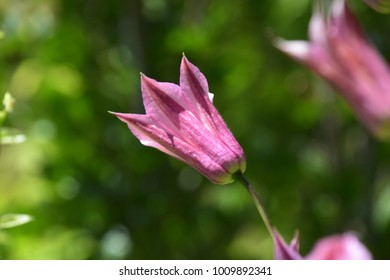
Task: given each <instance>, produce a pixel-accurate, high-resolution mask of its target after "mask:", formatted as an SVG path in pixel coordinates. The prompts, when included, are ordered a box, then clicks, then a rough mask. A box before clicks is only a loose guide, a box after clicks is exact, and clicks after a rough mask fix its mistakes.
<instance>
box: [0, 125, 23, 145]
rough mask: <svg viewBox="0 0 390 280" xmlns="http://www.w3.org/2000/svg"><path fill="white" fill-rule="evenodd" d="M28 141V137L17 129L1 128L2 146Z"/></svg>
mask: <svg viewBox="0 0 390 280" xmlns="http://www.w3.org/2000/svg"><path fill="white" fill-rule="evenodd" d="M25 140H26V135H24V134H23V133H22V132H20V130H18V129H15V128H8V127H3V128H0V144H2V145H6V144H20V143H23V142H24V141H25Z"/></svg>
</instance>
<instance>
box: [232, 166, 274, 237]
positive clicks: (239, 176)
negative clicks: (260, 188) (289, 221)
mask: <svg viewBox="0 0 390 280" xmlns="http://www.w3.org/2000/svg"><path fill="white" fill-rule="evenodd" d="M235 179H236V180H237V181H238V182H240V183H241V184H242V185H243V186H244V187H245V188H246V189H247V190H248V191H249V193H250V195H251V196H252V199H253V201H254V203H255V205H256V208H257V210H258V211H259V214H260V216H261V218H262V219H263V222H264V224H265V226H266V228H267V230H268V232H269V234H270V235H271V237H272V238H273V237H274V230H273V229H274V227H273V225H272V223H271V220H270V219H269V217H268V214H267V212H266V211H265V207H264V204H263V203H262V201H261V199H260V196H259V194H258V193H257V192H256V190H255V189H254V188H253V186H252V185H251V183H249V181H248V180H247V179H246V178H245V177H244V175H242V173H241V172H239V173H236V174H235Z"/></svg>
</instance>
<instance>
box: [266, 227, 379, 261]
mask: <svg viewBox="0 0 390 280" xmlns="http://www.w3.org/2000/svg"><path fill="white" fill-rule="evenodd" d="M274 246H275V259H277V260H371V259H372V256H371V253H370V252H369V251H368V250H367V248H366V247H365V246H364V245H363V244H362V243H361V242H360V241H359V239H358V238H357V237H356V235H355V234H353V233H350V232H347V233H343V234H339V235H331V236H327V237H325V238H322V239H320V240H319V241H317V242H316V244H315V245H314V247H313V249H312V250H311V251H310V252H309V253H308V254H307V255H306V256H305V257H302V256H301V255H300V254H299V252H298V236H295V237H294V238H293V240H292V241H291V243H290V244H286V242H285V241H284V240H283V238H282V237H281V236H280V235H279V233H278V232H277V231H275V233H274Z"/></svg>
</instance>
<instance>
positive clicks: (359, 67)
mask: <svg viewBox="0 0 390 280" xmlns="http://www.w3.org/2000/svg"><path fill="white" fill-rule="evenodd" d="M309 35H310V41H309V42H307V41H286V40H283V39H278V40H276V42H275V44H276V46H277V47H278V48H279V49H280V50H281V51H283V52H285V53H286V54H287V55H289V56H291V57H292V58H294V59H295V60H297V61H298V62H300V63H302V64H305V65H306V66H308V67H309V68H311V69H312V70H313V71H314V72H316V73H317V74H318V75H320V76H321V77H323V78H325V79H326V80H327V81H329V82H330V83H331V84H332V85H333V86H334V87H336V88H337V89H339V90H340V93H341V95H342V96H343V97H344V99H345V100H346V101H347V102H348V103H349V105H350V106H351V107H352V108H353V109H354V110H355V112H356V114H357V115H358V116H359V118H360V120H361V121H362V122H363V123H364V124H365V125H366V127H367V128H368V129H369V130H370V131H372V132H373V133H374V134H375V135H376V136H377V137H379V138H390V121H389V120H390V70H389V67H388V65H387V64H386V62H385V61H384V60H383V58H382V57H381V55H380V54H379V53H378V52H377V51H376V49H375V48H374V47H373V46H371V44H370V43H369V42H368V40H367V38H366V37H365V35H364V34H363V32H362V30H361V28H360V26H359V24H358V22H357V20H356V18H355V16H354V15H353V14H352V12H351V11H350V9H349V8H348V6H347V3H346V1H345V0H334V1H333V4H332V7H331V11H330V13H329V15H328V17H327V18H325V15H323V13H321V12H320V11H319V8H317V9H316V10H315V12H314V14H313V16H312V18H311V21H310V27H309Z"/></svg>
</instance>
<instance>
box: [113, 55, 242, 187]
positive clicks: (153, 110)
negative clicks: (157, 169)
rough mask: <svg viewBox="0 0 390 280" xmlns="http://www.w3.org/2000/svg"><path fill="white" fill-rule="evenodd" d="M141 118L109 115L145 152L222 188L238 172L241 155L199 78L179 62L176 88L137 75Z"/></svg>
mask: <svg viewBox="0 0 390 280" xmlns="http://www.w3.org/2000/svg"><path fill="white" fill-rule="evenodd" d="M141 89H142V98H143V102H144V106H145V110H146V114H145V115H140V114H125V113H114V114H115V115H116V116H117V117H118V118H119V119H120V120H122V121H123V122H125V123H126V124H127V125H128V127H129V129H130V130H131V131H132V132H133V134H134V135H135V136H136V137H137V138H138V139H139V140H140V141H141V143H142V144H144V145H146V146H151V147H154V148H156V149H159V150H160V151H162V152H164V153H166V154H168V155H170V156H172V157H175V158H177V159H179V160H181V161H183V162H185V163H186V164H188V165H190V166H192V167H194V168H195V169H197V170H198V171H199V172H200V173H202V174H203V175H204V176H206V177H207V178H208V179H209V180H210V181H212V182H213V183H216V184H227V183H230V182H232V181H233V175H234V174H235V173H236V172H244V171H245V167H246V160H245V154H244V151H243V150H242V148H241V147H240V145H239V144H238V142H237V141H236V139H235V138H234V136H233V135H232V133H231V132H230V131H229V129H228V127H227V126H226V124H225V122H224V121H223V119H222V117H221V116H220V115H219V113H218V112H217V110H216V108H215V107H214V105H213V103H212V100H213V95H212V94H211V93H209V89H208V84H207V80H206V78H205V76H204V75H203V74H202V73H201V72H200V71H199V69H198V68H197V67H195V66H194V65H193V64H191V63H190V62H189V61H188V60H187V58H186V57H183V59H182V62H181V68H180V86H178V85H176V84H172V83H162V82H157V81H155V80H153V79H151V78H148V77H146V76H145V75H142V74H141Z"/></svg>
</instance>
